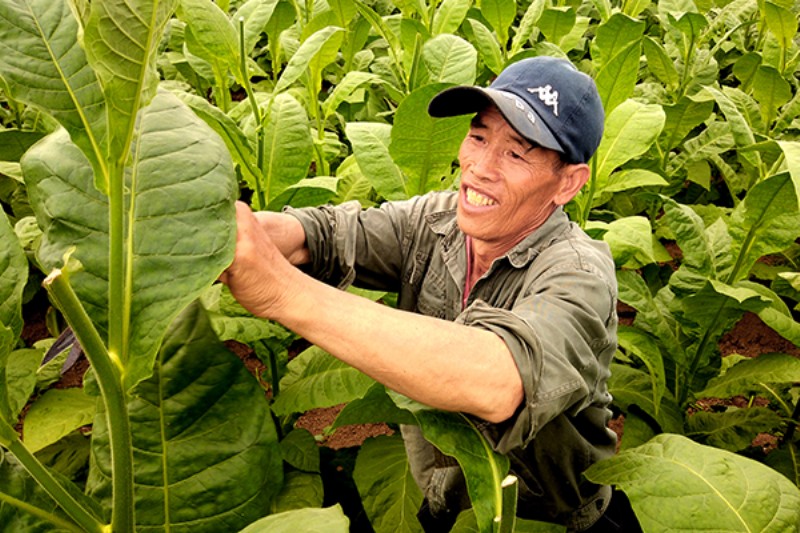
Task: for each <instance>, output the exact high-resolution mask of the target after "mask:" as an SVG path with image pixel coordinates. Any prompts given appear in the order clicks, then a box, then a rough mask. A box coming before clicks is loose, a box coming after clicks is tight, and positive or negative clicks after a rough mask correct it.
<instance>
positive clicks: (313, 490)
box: [270, 444, 325, 513]
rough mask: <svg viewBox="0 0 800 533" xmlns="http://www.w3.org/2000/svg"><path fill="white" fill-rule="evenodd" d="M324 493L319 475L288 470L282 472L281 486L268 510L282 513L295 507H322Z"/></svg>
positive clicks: (295, 508)
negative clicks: (284, 472)
mask: <svg viewBox="0 0 800 533" xmlns="http://www.w3.org/2000/svg"><path fill="white" fill-rule="evenodd" d="M315 445H316V444H315ZM324 493H325V490H324V488H323V485H322V476H321V475H319V474H316V473H312V472H298V471H297V470H289V471H288V472H286V474H284V477H283V487H281V491H280V493H278V495H277V496H276V497H275V499H274V500H272V505H271V506H270V511H271V512H272V513H283V512H286V511H293V510H297V509H306V508H318V507H322V503H323V500H324V498H325V494H324Z"/></svg>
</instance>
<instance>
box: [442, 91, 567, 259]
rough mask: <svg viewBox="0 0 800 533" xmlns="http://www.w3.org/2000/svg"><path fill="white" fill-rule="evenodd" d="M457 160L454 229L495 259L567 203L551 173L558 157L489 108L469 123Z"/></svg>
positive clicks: (565, 196)
mask: <svg viewBox="0 0 800 533" xmlns="http://www.w3.org/2000/svg"><path fill="white" fill-rule="evenodd" d="M458 158H459V161H460V163H461V188H460V191H459V200H458V224H459V227H460V228H461V230H462V231H463V232H464V233H466V234H467V235H470V236H471V237H472V238H473V242H479V241H482V242H483V243H485V244H486V245H488V246H489V249H491V250H493V251H495V252H496V253H497V254H498V255H500V254H502V253H504V252H505V251H507V250H508V249H510V248H511V247H513V246H514V245H515V244H517V243H518V242H519V241H521V240H522V239H523V238H524V237H525V236H526V235H528V234H529V233H530V232H531V231H533V230H534V229H536V228H538V227H539V226H540V225H541V224H542V223H543V222H544V221H545V220H546V219H547V217H548V216H549V215H550V213H552V211H553V209H555V208H556V206H558V205H563V204H564V203H566V202H567V201H569V200H570V198H569V197H567V195H566V193H565V192H564V190H563V189H564V187H563V186H562V184H563V183H564V180H562V179H560V178H561V176H560V174H559V173H557V171H556V168H557V165H556V163H557V162H558V154H557V153H556V152H553V151H551V150H546V149H543V148H538V147H535V148H534V147H533V146H532V145H531V144H530V142H528V141H527V140H525V139H523V138H522V137H521V136H520V135H519V134H518V133H517V132H516V131H515V130H514V129H513V128H512V127H511V126H510V125H509V124H508V122H506V120H505V119H504V118H503V116H502V115H501V114H500V112H499V111H498V110H497V108H496V107H494V106H491V107H488V108H486V109H485V110H484V111H481V112H480V113H478V115H477V116H476V117H475V118H474V119H473V121H472V126H471V127H470V131H469V134H468V135H467V137H466V139H464V142H462V143H461V149H460V150H459V153H458Z"/></svg>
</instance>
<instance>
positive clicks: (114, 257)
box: [70, 165, 127, 366]
mask: <svg viewBox="0 0 800 533" xmlns="http://www.w3.org/2000/svg"><path fill="white" fill-rule="evenodd" d="M109 170H110V176H109V180H108V202H109V213H108V233H109V234H108V237H109V252H108V254H109V258H108V352H109V353H110V354H111V356H112V357H115V358H117V359H118V360H119V361H120V362H121V363H122V365H123V366H124V365H125V363H126V362H127V349H126V348H125V344H126V343H125V329H126V328H125V312H124V308H125V180H124V169H123V168H122V167H121V166H119V165H112V166H111V168H110V169H109ZM70 290H72V288H71V287H70ZM76 299H77V298H76ZM81 309H82V306H81ZM90 323H91V322H90ZM92 328H94V326H92ZM100 344H101V345H102V344H103V343H102V341H101V342H100ZM104 349H105V346H104Z"/></svg>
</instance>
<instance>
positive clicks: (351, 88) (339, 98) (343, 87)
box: [322, 70, 380, 119]
mask: <svg viewBox="0 0 800 533" xmlns="http://www.w3.org/2000/svg"><path fill="white" fill-rule="evenodd" d="M379 81H380V78H379V77H378V76H377V75H375V74H372V73H371V72H360V71H358V70H352V71H350V72H348V73H347V74H345V75H344V78H342V80H341V81H340V82H339V83H337V84H336V87H334V89H333V91H332V92H331V94H330V95H329V96H328V97H327V98H326V99H325V102H324V103H323V104H322V116H323V117H324V118H326V119H327V118H329V117H331V116H333V114H334V113H335V112H336V109H337V108H338V107H339V105H341V104H342V103H343V102H344V101H346V100H347V98H349V97H350V96H351V95H352V94H353V93H354V92H355V91H356V90H358V88H359V87H361V86H362V85H366V84H367V83H378V82H379Z"/></svg>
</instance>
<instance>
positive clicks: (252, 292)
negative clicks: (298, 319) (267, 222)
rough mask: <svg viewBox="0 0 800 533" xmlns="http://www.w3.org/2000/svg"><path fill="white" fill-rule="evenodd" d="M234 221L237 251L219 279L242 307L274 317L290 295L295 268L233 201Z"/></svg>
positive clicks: (243, 207) (245, 208)
mask: <svg viewBox="0 0 800 533" xmlns="http://www.w3.org/2000/svg"><path fill="white" fill-rule="evenodd" d="M236 224H237V231H236V253H235V255H234V258H233V262H232V263H231V265H230V266H229V267H228V268H227V269H226V270H225V272H223V273H222V274H221V275H220V277H219V280H220V281H221V282H222V283H224V284H226V285H227V286H228V288H229V289H230V290H231V294H233V296H234V298H236V300H237V301H238V302H239V303H240V304H242V305H243V306H244V307H245V309H247V310H248V311H250V312H251V313H253V314H254V315H256V316H260V317H263V318H273V317H274V316H275V315H276V314H277V311H278V310H279V309H280V308H281V307H283V306H284V305H285V304H286V302H287V299H290V298H291V295H290V293H291V292H292V291H291V283H290V281H289V280H290V279H291V278H292V275H293V274H295V273H298V271H297V270H296V269H295V268H294V267H293V266H292V265H291V264H290V263H289V262H288V261H287V259H286V258H285V257H284V256H283V254H282V253H281V251H280V250H279V249H278V247H277V246H276V245H275V243H274V242H273V241H272V239H271V238H270V236H269V234H268V233H267V230H266V229H265V228H264V227H263V226H262V225H261V224H259V221H258V219H257V218H256V216H255V215H254V214H253V212H252V211H251V210H250V208H249V207H248V206H247V204H245V203H243V202H236Z"/></svg>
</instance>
